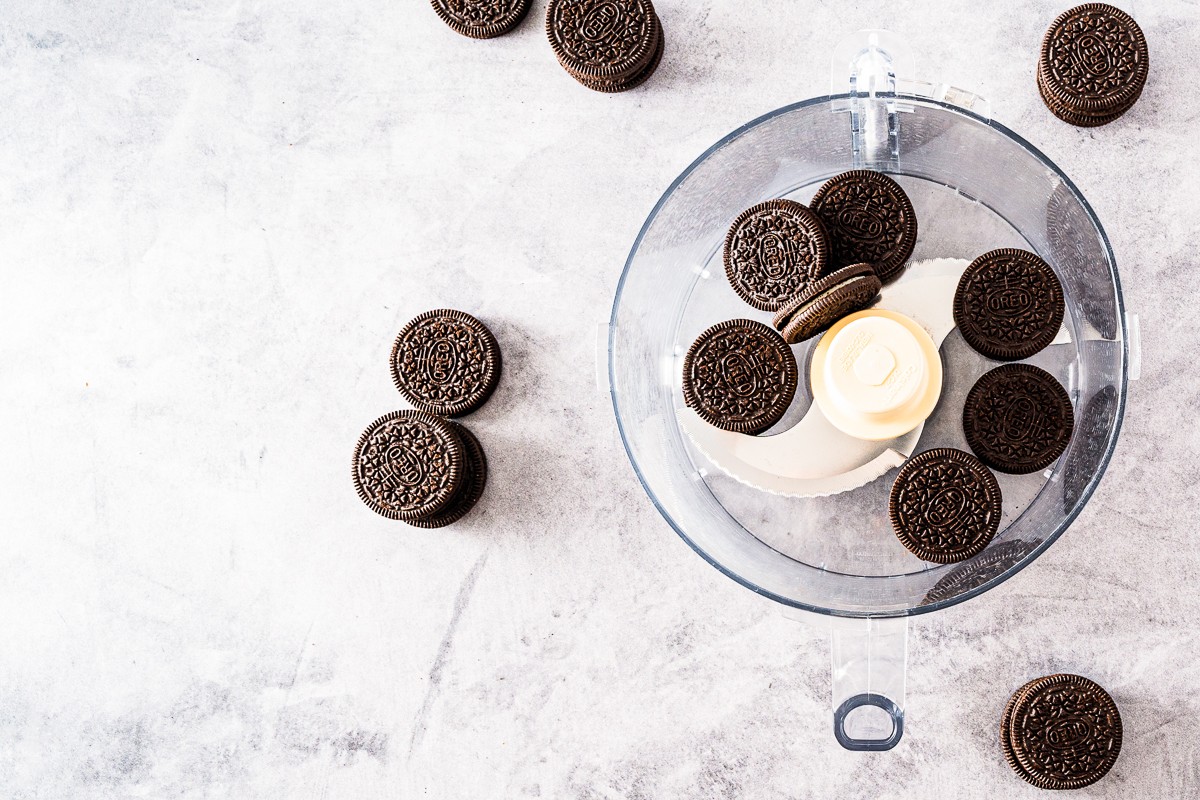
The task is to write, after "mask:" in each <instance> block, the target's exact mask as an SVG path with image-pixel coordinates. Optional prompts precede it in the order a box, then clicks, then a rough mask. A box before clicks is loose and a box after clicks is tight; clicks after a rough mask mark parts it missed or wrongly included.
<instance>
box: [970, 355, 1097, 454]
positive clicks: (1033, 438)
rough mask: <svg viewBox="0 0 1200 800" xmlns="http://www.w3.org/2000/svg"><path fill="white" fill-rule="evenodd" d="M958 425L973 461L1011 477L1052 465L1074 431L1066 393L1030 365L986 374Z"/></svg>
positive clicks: (1072, 416)
mask: <svg viewBox="0 0 1200 800" xmlns="http://www.w3.org/2000/svg"><path fill="white" fill-rule="evenodd" d="M962 419H963V433H964V434H965V435H966V437H967V444H968V445H970V446H971V450H972V451H974V453H975V455H977V456H979V458H980V459H982V460H983V462H984V463H985V464H987V465H988V466H989V467H991V468H992V469H998V470H1000V471H1001V472H1007V473H1010V474H1013V475H1025V474H1028V473H1030V472H1037V471H1038V470H1042V469H1045V468H1046V467H1048V466H1050V465H1051V464H1053V463H1054V462H1055V461H1056V460H1058V457H1059V456H1061V455H1062V454H1063V451H1064V450H1066V449H1067V445H1068V444H1069V443H1070V441H1071V433H1072V431H1073V430H1074V428H1075V412H1074V410H1073V409H1072V408H1071V398H1070V397H1069V396H1068V395H1067V390H1066V389H1064V388H1063V387H1062V384H1061V383H1059V382H1058V381H1057V380H1056V379H1055V378H1054V376H1053V375H1051V374H1050V373H1049V372H1046V371H1045V370H1043V369H1038V368H1037V367H1035V366H1033V365H1032V364H1005V365H1004V366H1002V367H996V369H994V370H992V371H990V372H988V373H986V374H984V376H983V377H981V378H980V379H979V380H978V381H976V382H975V385H974V386H973V387H971V391H970V392H968V393H967V400H966V403H964V404H963V417H962Z"/></svg>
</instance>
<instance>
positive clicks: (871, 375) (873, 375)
mask: <svg viewBox="0 0 1200 800" xmlns="http://www.w3.org/2000/svg"><path fill="white" fill-rule="evenodd" d="M895 369H896V357H895V356H894V355H892V351H891V350H888V349H887V348H886V347H884V346H883V345H881V344H879V343H878V342H871V343H870V344H869V345H867V347H866V349H865V350H863V351H862V355H860V356H859V357H858V360H857V361H855V362H854V376H855V377H856V378H858V379H859V380H860V381H862V382H863V383H864V384H866V385H867V386H879V385H880V384H882V383H883V382H884V381H886V380H887V379H888V376H889V375H891V374H892V371H893V370H895Z"/></svg>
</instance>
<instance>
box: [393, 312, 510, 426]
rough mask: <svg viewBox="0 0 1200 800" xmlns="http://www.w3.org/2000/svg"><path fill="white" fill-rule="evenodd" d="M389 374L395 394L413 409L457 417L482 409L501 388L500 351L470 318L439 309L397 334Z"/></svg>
mask: <svg viewBox="0 0 1200 800" xmlns="http://www.w3.org/2000/svg"><path fill="white" fill-rule="evenodd" d="M391 368H392V381H393V382H394V383H395V384H396V388H397V389H399V390H400V394H402V395H404V398H405V399H406V400H408V401H409V402H410V403H412V404H413V405H414V406H415V407H417V408H418V409H420V410H422V411H428V412H430V413H432V414H441V415H443V416H447V417H458V416H462V415H464V414H469V413H471V412H472V411H474V410H475V409H477V408H479V407H480V406H481V405H483V403H484V402H486V401H487V399H488V398H489V397H491V395H492V392H493V391H494V390H495V388H496V384H497V383H499V382H500V371H501V360H500V345H499V344H498V343H497V342H496V337H495V336H493V335H492V332H491V331H490V330H488V327H487V326H486V325H484V324H483V323H482V322H480V321H479V320H477V319H475V317H473V316H471V315H470V314H468V313H466V312H464V311H455V310H452V309H447V308H440V309H436V310H434V311H426V312H425V313H424V314H421V315H420V316H418V317H416V318H415V319H413V320H412V321H410V322H409V323H408V324H407V325H405V326H404V328H402V329H401V331H400V334H399V335H398V336H397V337H396V342H395V344H394V345H393V346H392V355H391Z"/></svg>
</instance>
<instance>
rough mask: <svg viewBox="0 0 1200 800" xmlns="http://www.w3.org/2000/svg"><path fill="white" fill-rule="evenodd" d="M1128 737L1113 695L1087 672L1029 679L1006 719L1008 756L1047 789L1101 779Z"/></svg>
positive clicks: (1077, 786)
mask: <svg viewBox="0 0 1200 800" xmlns="http://www.w3.org/2000/svg"><path fill="white" fill-rule="evenodd" d="M1122 736H1123V731H1122V724H1121V712H1120V711H1119V710H1118V709H1117V704H1116V703H1115V702H1114V701H1113V699H1112V696H1111V695H1109V693H1108V692H1106V691H1105V690H1104V688H1103V687H1101V686H1100V685H1099V684H1097V683H1096V682H1095V681H1092V680H1089V679H1088V678H1085V677H1083V676H1081V675H1069V674H1058V675H1048V676H1046V677H1044V678H1037V679H1035V680H1032V681H1030V682H1029V683H1026V684H1025V685H1024V686H1022V687H1021V688H1020V689H1018V690H1017V691H1016V693H1014V694H1013V696H1012V697H1011V698H1010V699H1009V701H1008V703H1007V704H1006V705H1005V708H1004V712H1003V714H1002V715H1001V719H1000V748H1001V750H1002V751H1003V753H1004V757H1005V760H1007V761H1008V763H1009V766H1011V767H1012V769H1013V771H1014V772H1016V773H1017V774H1018V775H1020V776H1021V777H1022V778H1023V779H1025V780H1026V781H1028V782H1029V783H1031V784H1033V785H1034V786H1037V787H1038V788H1041V789H1082V788H1083V787H1085V786H1090V785H1091V784H1093V783H1095V782H1096V781H1098V780H1100V779H1101V778H1103V777H1104V776H1105V775H1107V774H1108V772H1109V770H1111V769H1112V767H1113V765H1114V764H1115V763H1116V761H1117V758H1118V756H1120V754H1121V741H1122Z"/></svg>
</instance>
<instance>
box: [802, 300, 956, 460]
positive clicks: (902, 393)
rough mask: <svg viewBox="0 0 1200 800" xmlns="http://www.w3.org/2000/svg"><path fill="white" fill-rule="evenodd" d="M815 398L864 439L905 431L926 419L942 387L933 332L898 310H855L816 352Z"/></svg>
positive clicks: (835, 419) (833, 418)
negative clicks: (930, 332)
mask: <svg viewBox="0 0 1200 800" xmlns="http://www.w3.org/2000/svg"><path fill="white" fill-rule="evenodd" d="M811 377H812V386H813V397H814V399H815V400H816V402H817V404H818V405H819V406H820V408H821V411H822V412H823V413H824V414H825V416H826V417H828V418H829V421H830V422H832V423H833V424H834V425H835V426H837V427H838V428H839V429H840V430H842V431H844V432H845V433H848V434H850V435H851V436H855V437H858V438H860V439H872V440H878V439H890V438H892V437H895V436H902V435H904V434H905V433H908V432H909V431H911V430H913V429H914V428H916V427H917V426H918V425H920V424H921V423H922V422H924V421H925V419H926V417H928V416H929V415H930V414H931V413H932V412H933V409H934V407H935V406H936V405H937V401H938V398H939V397H940V396H941V392H942V361H941V357H940V356H939V355H938V351H937V347H936V346H935V345H934V343H933V340H932V339H931V338H930V337H929V334H928V333H926V332H925V330H924V329H923V328H922V327H921V326H920V325H918V324H917V323H916V322H914V321H913V320H911V319H909V318H908V317H906V316H904V315H903V314H898V313H896V312H894V311H884V310H880V309H870V310H867V311H860V312H858V313H857V314H851V315H849V316H847V317H845V318H844V319H842V320H840V321H839V322H838V323H837V324H836V325H834V326H833V327H832V328H830V329H829V332H828V333H826V334H825V336H824V337H823V338H822V339H821V341H820V343H819V344H818V345H817V348H816V350H815V351H814V352H813V362H812V376H811Z"/></svg>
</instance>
